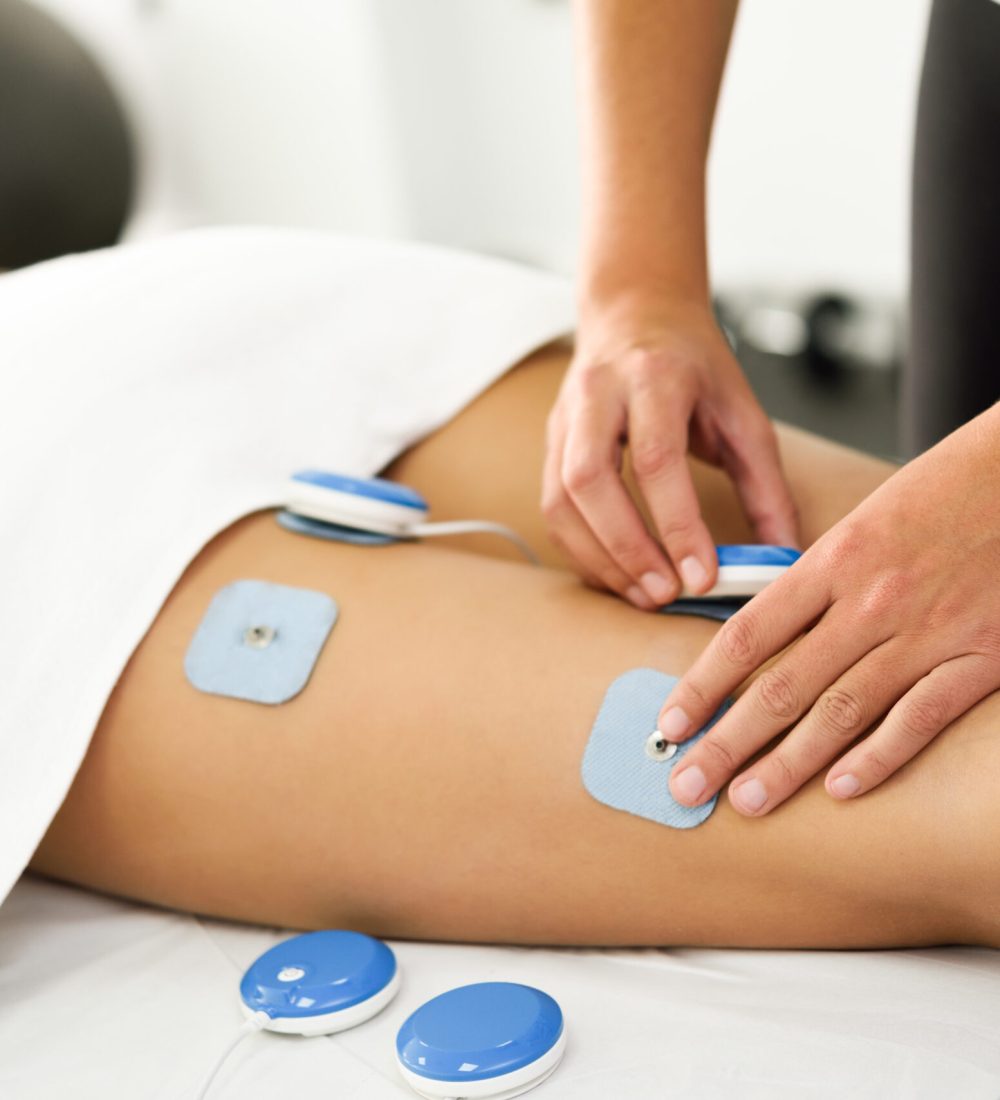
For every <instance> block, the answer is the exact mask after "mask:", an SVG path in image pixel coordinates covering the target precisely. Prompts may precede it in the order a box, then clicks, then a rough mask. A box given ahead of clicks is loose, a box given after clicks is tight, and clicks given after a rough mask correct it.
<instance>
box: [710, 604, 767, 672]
mask: <svg viewBox="0 0 1000 1100" xmlns="http://www.w3.org/2000/svg"><path fill="white" fill-rule="evenodd" d="M716 645H717V647H718V651H719V653H721V654H722V656H723V658H724V659H725V660H726V661H728V662H729V663H730V664H731V665H736V666H737V667H739V668H745V667H748V666H753V665H757V664H759V663H760V656H761V647H760V642H759V641H758V637H757V628H756V626H755V624H754V620H753V616H752V615H750V614H748V613H747V612H745V611H741V612H738V613H737V614H736V615H734V616H733V617H732V618H731V619H728V620H727V621H726V622H725V623H723V624H722V629H721V630H720V631H719V633H718V634H717V635H716Z"/></svg>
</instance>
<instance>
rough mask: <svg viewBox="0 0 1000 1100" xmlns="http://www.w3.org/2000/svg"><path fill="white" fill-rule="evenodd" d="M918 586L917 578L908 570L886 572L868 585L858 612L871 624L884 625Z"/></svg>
mask: <svg viewBox="0 0 1000 1100" xmlns="http://www.w3.org/2000/svg"><path fill="white" fill-rule="evenodd" d="M917 584H918V580H917V578H916V577H915V576H913V575H912V573H911V572H910V571H909V570H907V569H889V570H885V571H884V572H882V573H880V574H879V576H878V577H877V578H876V579H875V580H874V581H872V582H871V584H869V585H868V587H867V589H866V590H865V592H864V593H863V595H862V596H861V601H860V604H859V606H858V612H859V613H860V614H861V615H862V616H863V617H864V618H866V619H868V620H869V621H871V622H875V623H882V622H884V621H885V620H886V619H887V618H889V617H890V616H892V615H893V613H894V612H895V611H897V610H898V608H899V606H900V604H901V603H903V602H904V601H905V600H906V599H907V598H908V595H909V594H910V593H912V592H913V591H914V589H915V587H916V586H917Z"/></svg>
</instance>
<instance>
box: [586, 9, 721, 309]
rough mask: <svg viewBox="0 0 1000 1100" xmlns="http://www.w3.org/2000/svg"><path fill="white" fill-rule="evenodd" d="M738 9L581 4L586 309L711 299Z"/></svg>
mask: <svg viewBox="0 0 1000 1100" xmlns="http://www.w3.org/2000/svg"><path fill="white" fill-rule="evenodd" d="M737 2H738V0H576V4H575V15H576V33H577V46H578V58H579V61H578V85H579V102H580V114H581V119H582V138H583V153H584V217H585V230H584V241H583V257H582V259H583V264H582V283H581V294H582V297H583V298H584V300H587V299H589V298H593V297H607V296H608V295H609V294H614V293H616V292H617V291H619V290H627V289H628V288H629V287H630V286H632V285H636V284H642V285H643V286H646V287H653V288H662V290H663V291H664V292H665V293H669V294H672V295H676V296H680V297H684V298H697V299H703V300H707V298H708V263H707V257H706V240H705V162H706V158H707V154H708V146H709V138H710V134H711V129H712V120H713V117H714V114H715V104H716V99H717V97H718V90H719V84H720V81H721V76H722V70H723V66H724V63H725V58H726V52H727V49H728V45H729V39H730V35H731V31H732V25H733V21H734V18H735V14H736V5H737Z"/></svg>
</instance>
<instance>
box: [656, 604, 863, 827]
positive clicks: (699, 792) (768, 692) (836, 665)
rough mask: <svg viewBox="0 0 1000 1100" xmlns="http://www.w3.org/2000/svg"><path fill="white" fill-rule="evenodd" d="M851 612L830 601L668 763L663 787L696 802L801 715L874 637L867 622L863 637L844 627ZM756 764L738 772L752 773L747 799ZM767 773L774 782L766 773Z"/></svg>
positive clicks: (789, 780)
mask: <svg viewBox="0 0 1000 1100" xmlns="http://www.w3.org/2000/svg"><path fill="white" fill-rule="evenodd" d="M853 620H854V615H853V613H852V612H851V611H848V610H847V607H846V605H845V604H835V605H834V606H833V607H832V608H830V609H829V610H828V611H827V613H826V614H825V615H824V616H823V618H822V619H820V621H819V623H817V624H816V625H815V626H814V627H813V628H812V630H810V631H809V633H808V634H806V635H805V637H803V638H802V639H800V641H798V642H797V643H796V644H795V645H794V646H793V647H792V648H791V649H790V650H788V651H787V652H786V653H785V654H783V655H782V656H781V657H780V658H779V659H778V660H777V661H776V662H775V663H774V664H773V665H772V666H771V667H770V668H769V669H767V670H766V671H765V672H764V673H762V675H761V676H759V677H758V678H757V679H756V680H755V681H754V682H753V684H751V685H750V687H749V688H748V689H747V691H746V692H745V693H744V694H743V695H742V696H741V697H740V698H739V699H738V700H737V701H736V703H735V704H734V705H733V706H732V708H731V709H730V710H728V711H727V712H726V713H725V714H724V715H723V716H722V718H720V719H719V721H718V722H717V723H716V724H715V725H714V726H713V727H712V729H711V731H710V732H709V733H708V734H707V735H706V736H705V737H704V738H703V739H702V740H701V741H699V742H698V744H697V745H695V746H694V748H692V749H691V751H690V752H689V753H688V754H687V755H686V756H685V757H684V759H683V761H682V762H681V763H680V764H678V765H677V767H676V768H675V769H674V770H673V772H672V774H671V776H670V790H671V793H672V794H673V796H674V798H676V799H677V801H678V802H681V803H682V804H684V805H698V804H699V803H701V802H704V801H705V800H706V799H708V798H711V797H712V795H714V794H715V793H716V792H717V791H718V790H719V789H720V788H721V787H722V786H723V785H724V784H726V783H727V782H728V781H729V780H730V779H732V777H733V776H734V774H735V773H736V770H737V768H739V767H740V766H741V765H742V764H743V763H744V762H745V761H746V760H748V759H749V758H750V757H751V756H753V754H754V753H756V752H758V751H759V750H760V749H761V748H763V747H764V746H765V745H766V744H767V743H768V742H769V741H771V740H773V739H774V738H775V737H776V736H777V735H778V734H780V733H782V732H783V731H784V730H787V729H788V728H789V727H790V726H791V725H793V724H794V723H795V722H796V721H797V720H798V719H799V718H801V717H802V715H804V714H805V713H806V712H807V711H808V710H809V708H810V707H811V706H812V704H813V703H814V702H815V700H816V698H817V697H818V696H819V695H820V694H821V693H822V692H823V691H824V690H825V689H826V688H828V687H829V686H830V684H831V683H832V682H833V681H834V680H835V679H836V678H837V677H838V676H839V675H840V674H841V673H843V672H846V671H847V669H849V668H851V667H852V665H855V664H856V663H857V661H858V659H859V658H861V657H863V656H864V655H865V654H866V653H868V652H869V651H870V650H871V649H872V648H873V647H874V646H876V645H878V644H879V643H880V642H881V641H882V638H881V637H879V636H877V635H876V634H875V625H874V624H872V626H871V627H870V628H869V631H868V636H867V637H866V636H864V635H860V636H859V633H858V630H856V629H848V627H849V626H851V625H852V623H853ZM862 629H863V628H862ZM773 755H774V754H773V753H772V756H773ZM780 764H781V760H780V758H779V759H778V760H776V761H772V768H773V769H777V768H778V767H780ZM759 769H760V763H759V762H758V764H757V765H755V767H754V769H752V770H751V772H749V773H747V777H746V778H745V780H744V777H743V776H741V777H740V779H741V780H744V781H745V782H747V783H749V782H751V781H752V780H754V779H756V782H755V783H754V785H753V786H751V787H750V788H749V789H748V790H746V791H743V792H742V793H743V795H744V797H745V799H746V801H747V804H748V806H752V804H753V802H754V800H755V798H756V795H757V794H758V793H759V792H760V791H762V790H765V785H764V783H763V781H762V778H761V777H762V775H764V774H766V773H765V772H763V771H761V770H759ZM688 773H690V774H688ZM769 778H770V779H771V780H772V785H775V786H776V784H774V783H773V775H772V776H770V777H769ZM796 778H797V777H796V776H795V775H792V774H788V775H785V776H783V777H782V780H783V782H782V784H781V789H782V790H783V792H784V797H786V798H787V796H788V795H789V794H791V793H792V791H793V790H794V789H795V786H797V784H795V785H793V783H794V780H795V779H796ZM766 793H767V792H766ZM765 801H766V800H764V799H762V800H761V801H760V804H759V805H757V806H753V808H752V812H757V811H759V810H761V809H762V808H763V807H764V805H765ZM737 808H740V809H741V808H743V807H742V805H741V806H738V807H737ZM748 812H749V811H748Z"/></svg>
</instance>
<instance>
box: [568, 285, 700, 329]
mask: <svg viewBox="0 0 1000 1100" xmlns="http://www.w3.org/2000/svg"><path fill="white" fill-rule="evenodd" d="M577 304H578V307H579V316H580V323H581V325H582V326H586V325H587V323H588V321H591V320H597V321H599V322H601V323H602V324H607V323H610V324H614V325H615V326H616V327H617V326H620V325H624V326H626V327H633V328H634V327H641V328H646V327H672V326H674V325H676V324H677V323H678V321H680V320H681V319H686V320H688V321H695V322H699V323H700V322H704V321H711V322H712V323H713V324H714V323H715V311H714V309H713V307H712V302H711V299H710V298H709V296H708V294H707V293H704V294H702V293H698V292H697V291H694V290H693V289H691V288H689V287H684V286H679V285H677V284H676V283H665V282H661V281H653V280H650V279H643V278H641V277H636V278H634V279H633V280H632V281H631V282H628V283H622V284H621V285H603V286H601V287H594V286H592V285H586V284H585V285H582V286H581V287H580V288H579V293H578V301H577Z"/></svg>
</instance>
